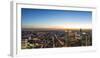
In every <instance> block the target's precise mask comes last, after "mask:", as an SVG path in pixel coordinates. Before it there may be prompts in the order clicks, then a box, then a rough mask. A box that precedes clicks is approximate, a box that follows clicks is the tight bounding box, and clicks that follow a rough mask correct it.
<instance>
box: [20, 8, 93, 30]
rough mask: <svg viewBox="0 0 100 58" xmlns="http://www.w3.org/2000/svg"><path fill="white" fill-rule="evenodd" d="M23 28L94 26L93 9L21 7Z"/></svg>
mask: <svg viewBox="0 0 100 58" xmlns="http://www.w3.org/2000/svg"><path fill="white" fill-rule="evenodd" d="M21 22H22V28H58V29H67V28H86V29H88V28H92V25H91V24H92V12H91V11H75V10H50V9H31V8H22V9H21Z"/></svg>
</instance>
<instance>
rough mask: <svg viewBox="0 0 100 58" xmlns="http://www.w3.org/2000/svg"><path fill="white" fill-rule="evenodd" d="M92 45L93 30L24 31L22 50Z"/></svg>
mask: <svg viewBox="0 0 100 58" xmlns="http://www.w3.org/2000/svg"><path fill="white" fill-rule="evenodd" d="M91 45H92V30H91V29H66V30H34V29H33V30H22V39H21V48H22V49H32V48H58V47H80V46H91Z"/></svg>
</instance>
